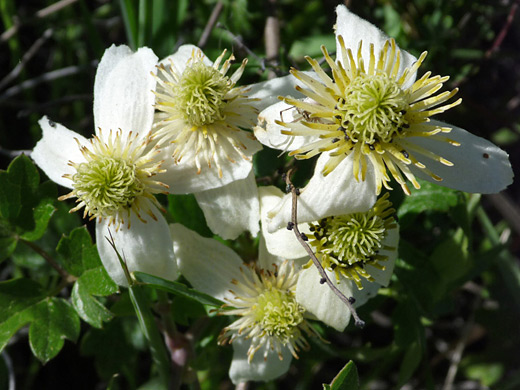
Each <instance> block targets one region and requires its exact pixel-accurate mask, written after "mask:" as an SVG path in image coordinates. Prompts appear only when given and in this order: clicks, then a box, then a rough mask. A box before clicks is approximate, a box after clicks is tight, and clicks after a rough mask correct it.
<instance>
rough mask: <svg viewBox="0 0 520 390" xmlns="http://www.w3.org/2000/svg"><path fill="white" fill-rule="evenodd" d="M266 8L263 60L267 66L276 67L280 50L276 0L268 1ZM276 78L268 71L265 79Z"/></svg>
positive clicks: (271, 71) (273, 72)
mask: <svg viewBox="0 0 520 390" xmlns="http://www.w3.org/2000/svg"><path fill="white" fill-rule="evenodd" d="M267 6H268V7H267V10H268V16H267V18H266V20H265V28H264V40H265V60H266V62H267V64H269V65H271V66H273V67H277V66H278V52H279V50H280V21H279V20H278V17H277V16H276V0H268V1H267ZM276 76H277V74H276V72H275V71H274V70H272V69H269V72H268V75H267V78H268V79H274V78H275V77H276Z"/></svg>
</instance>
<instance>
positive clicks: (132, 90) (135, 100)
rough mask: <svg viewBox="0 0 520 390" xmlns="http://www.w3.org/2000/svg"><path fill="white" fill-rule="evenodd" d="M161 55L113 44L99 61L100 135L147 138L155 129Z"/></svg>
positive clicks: (96, 84)
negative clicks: (155, 74) (115, 133)
mask: <svg viewBox="0 0 520 390" xmlns="http://www.w3.org/2000/svg"><path fill="white" fill-rule="evenodd" d="M156 64H157V56H156V55H155V54H154V52H153V51H152V50H151V49H149V48H146V47H143V48H140V49H139V50H137V51H136V52H135V53H134V52H132V50H130V48H129V47H127V46H124V45H121V46H114V45H112V46H111V47H109V48H108V49H107V50H106V51H105V54H104V55H103V57H102V58H101V61H100V62H99V66H98V70H97V72H96V79H95V82H94V124H95V128H96V134H98V135H99V129H100V128H101V129H102V131H103V132H108V131H109V130H113V131H117V130H119V129H121V131H122V132H123V134H127V133H128V132H130V131H132V132H134V133H139V134H140V135H141V139H142V137H145V136H146V135H147V134H148V133H149V132H150V131H151V129H152V122H153V114H154V109H153V104H154V101H155V96H154V94H153V92H152V91H153V90H154V89H155V79H154V78H153V77H152V75H151V72H153V71H154V70H155V65H156Z"/></svg>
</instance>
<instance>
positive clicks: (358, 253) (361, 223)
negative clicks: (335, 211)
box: [308, 193, 396, 289]
mask: <svg viewBox="0 0 520 390" xmlns="http://www.w3.org/2000/svg"><path fill="white" fill-rule="evenodd" d="M388 196H389V194H388V193H386V194H385V195H383V196H382V197H381V198H380V199H379V200H378V201H377V202H376V204H375V205H374V207H373V208H372V209H370V210H369V211H367V212H366V213H353V214H347V215H341V216H335V217H328V218H324V219H322V220H320V221H318V222H316V223H311V224H310V225H311V226H310V230H311V231H312V232H314V235H313V236H310V237H309V239H310V241H309V242H310V244H311V245H312V246H313V247H314V248H315V250H316V255H317V257H318V259H319V260H320V261H321V263H322V266H323V267H324V268H325V269H327V270H329V271H334V272H335V274H336V278H337V279H338V280H339V278H340V276H343V277H346V278H348V279H351V280H352V281H354V282H355V283H356V285H357V287H358V288H359V289H362V288H363V286H362V284H361V280H362V279H361V278H365V279H367V280H369V281H373V280H374V279H373V278H372V276H371V275H370V274H369V273H368V272H367V271H366V270H365V265H371V266H373V267H375V268H378V269H381V270H384V268H385V267H384V266H383V265H382V264H381V262H384V261H386V260H388V256H386V255H381V254H380V253H379V252H380V251H381V250H383V249H395V248H391V247H387V246H385V244H384V240H385V238H386V236H387V233H388V230H389V229H392V228H395V227H396V224H395V221H394V219H393V217H392V214H393V213H395V210H394V209H393V208H391V206H392V203H391V202H390V201H388ZM310 265H312V261H310V262H309V264H308V266H310Z"/></svg>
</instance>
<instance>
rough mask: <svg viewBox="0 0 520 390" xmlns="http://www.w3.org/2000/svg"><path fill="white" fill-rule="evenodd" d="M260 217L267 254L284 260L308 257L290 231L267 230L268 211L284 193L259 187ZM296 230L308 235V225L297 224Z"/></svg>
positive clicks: (283, 229) (285, 229) (271, 188)
mask: <svg viewBox="0 0 520 390" xmlns="http://www.w3.org/2000/svg"><path fill="white" fill-rule="evenodd" d="M258 192H259V194H260V216H261V220H262V235H263V237H264V239H265V243H266V248H267V251H268V252H269V253H271V254H272V255H275V256H279V257H281V258H285V259H297V258H300V257H305V256H308V255H307V252H306V251H305V249H304V248H303V247H302V246H301V244H300V243H299V242H298V240H297V239H296V237H295V236H294V232H293V231H292V230H288V229H287V228H286V227H283V228H281V229H279V230H276V231H274V232H273V233H270V232H269V231H268V229H267V224H268V217H267V213H268V211H270V210H272V209H273V208H275V207H276V205H277V204H278V203H279V202H280V201H281V200H282V198H283V196H284V193H283V192H282V191H281V190H280V189H278V188H277V187H274V186H266V187H260V188H259V189H258ZM298 228H299V229H300V231H301V232H303V233H310V230H309V225H308V224H306V223H302V224H299V226H298Z"/></svg>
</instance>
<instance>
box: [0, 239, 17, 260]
mask: <svg viewBox="0 0 520 390" xmlns="http://www.w3.org/2000/svg"><path fill="white" fill-rule="evenodd" d="M17 244H18V241H17V240H16V239H15V238H14V237H1V238H0V262H2V261H3V260H5V259H7V258H8V257H9V256H11V254H12V253H13V252H14V250H15V249H16V245H17Z"/></svg>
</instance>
